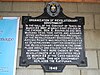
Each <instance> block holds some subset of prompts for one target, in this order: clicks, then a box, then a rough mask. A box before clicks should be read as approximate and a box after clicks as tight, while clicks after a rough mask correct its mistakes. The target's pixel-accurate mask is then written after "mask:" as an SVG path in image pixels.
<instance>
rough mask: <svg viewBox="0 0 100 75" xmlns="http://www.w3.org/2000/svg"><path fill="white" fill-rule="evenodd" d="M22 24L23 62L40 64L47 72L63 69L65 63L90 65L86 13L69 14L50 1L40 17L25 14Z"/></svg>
mask: <svg viewBox="0 0 100 75" xmlns="http://www.w3.org/2000/svg"><path fill="white" fill-rule="evenodd" d="M53 8H54V9H53ZM55 8H56V9H55ZM22 24H23V37H22V41H23V42H22V52H21V57H20V64H19V65H20V66H26V67H27V66H29V65H33V64H38V65H41V66H42V67H43V69H44V71H46V72H61V71H62V70H63V69H64V67H65V65H77V66H79V67H85V66H87V61H86V57H85V51H84V27H83V26H84V17H75V18H70V17H67V16H66V15H64V14H63V12H62V8H61V7H60V5H59V4H57V3H56V2H51V3H49V4H48V5H47V6H46V7H45V9H44V13H43V14H42V15H40V16H38V17H31V16H23V17H22Z"/></svg>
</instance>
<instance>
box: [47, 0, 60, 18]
mask: <svg viewBox="0 0 100 75" xmlns="http://www.w3.org/2000/svg"><path fill="white" fill-rule="evenodd" d="M47 13H48V14H49V15H50V16H51V17H55V16H58V14H59V13H60V5H59V4H58V3H57V2H50V3H48V4H47Z"/></svg>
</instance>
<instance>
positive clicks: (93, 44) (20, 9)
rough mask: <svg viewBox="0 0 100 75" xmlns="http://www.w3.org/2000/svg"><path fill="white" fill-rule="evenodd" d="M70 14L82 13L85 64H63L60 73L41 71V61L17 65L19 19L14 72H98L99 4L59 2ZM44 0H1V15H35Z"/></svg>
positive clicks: (84, 74) (91, 74)
mask: <svg viewBox="0 0 100 75" xmlns="http://www.w3.org/2000/svg"><path fill="white" fill-rule="evenodd" d="M60 4H61V6H62V7H63V11H64V13H65V14H66V15H67V16H69V17H75V16H84V17H85V31H84V32H85V49H86V56H87V59H88V67H77V66H71V65H66V67H65V68H64V70H63V72H62V73H44V71H43V69H42V68H41V66H40V65H34V66H33V65H31V66H29V67H27V68H25V67H20V66H19V56H20V55H21V41H22V40H21V39H22V28H23V26H22V25H21V21H20V28H19V40H18V42H19V43H18V54H17V64H16V65H17V68H16V75H100V4H93V3H92V4H90V3H60ZM45 5H46V3H44V2H0V16H18V17H21V16H28V15H30V16H38V15H40V14H42V13H43V9H44V7H45Z"/></svg>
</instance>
